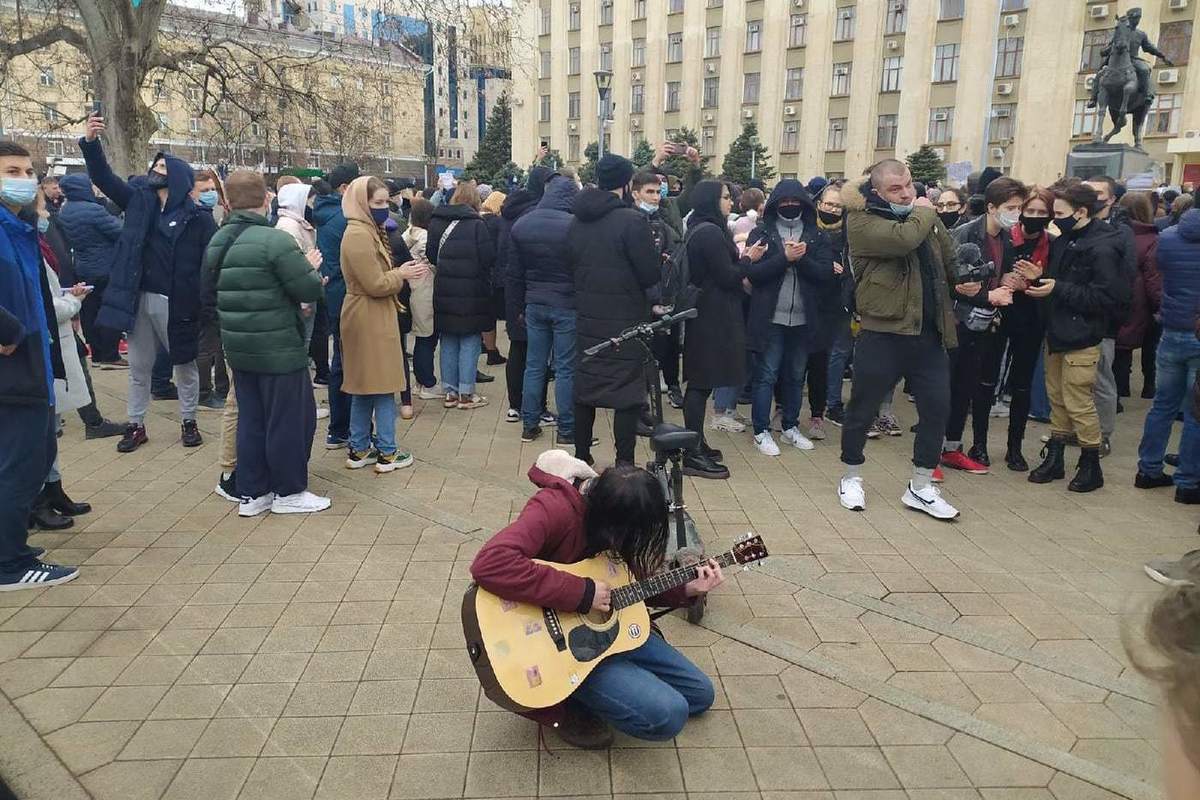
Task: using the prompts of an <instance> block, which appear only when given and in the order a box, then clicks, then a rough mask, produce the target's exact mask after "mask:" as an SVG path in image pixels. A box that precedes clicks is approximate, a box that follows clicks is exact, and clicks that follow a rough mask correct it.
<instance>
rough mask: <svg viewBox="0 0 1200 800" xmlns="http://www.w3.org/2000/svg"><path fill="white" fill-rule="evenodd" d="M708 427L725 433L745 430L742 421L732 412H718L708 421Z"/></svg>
mask: <svg viewBox="0 0 1200 800" xmlns="http://www.w3.org/2000/svg"><path fill="white" fill-rule="evenodd" d="M708 427H710V428H712V429H713V430H714V431H725V432H726V433H741V432H742V431H744V430H746V426H745V424H744V423H741V422H738V421H737V419H736V418H735V417H734V416H733V415H732V414H720V415H718V416H715V417H713V418H712V422H710V423H708Z"/></svg>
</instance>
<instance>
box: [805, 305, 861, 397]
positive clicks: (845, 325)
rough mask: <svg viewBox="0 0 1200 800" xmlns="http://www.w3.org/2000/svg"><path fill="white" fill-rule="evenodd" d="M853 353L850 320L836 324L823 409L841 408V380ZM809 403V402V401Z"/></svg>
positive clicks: (830, 348)
mask: <svg viewBox="0 0 1200 800" xmlns="http://www.w3.org/2000/svg"><path fill="white" fill-rule="evenodd" d="M853 352H854V337H853V336H851V335H850V318H849V317H846V318H845V319H843V320H841V321H839V322H838V323H837V330H836V331H835V332H834V334H833V340H832V341H831V342H830V343H829V385H828V386H827V387H826V390H825V407H826V408H841V407H842V378H843V377H844V376H845V374H846V364H848V363H849V362H850V355H851V354H852V353H853ZM810 402H811V401H810Z"/></svg>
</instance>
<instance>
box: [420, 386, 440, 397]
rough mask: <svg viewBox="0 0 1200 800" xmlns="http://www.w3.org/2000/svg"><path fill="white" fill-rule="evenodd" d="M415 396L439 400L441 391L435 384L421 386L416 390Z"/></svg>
mask: <svg viewBox="0 0 1200 800" xmlns="http://www.w3.org/2000/svg"><path fill="white" fill-rule="evenodd" d="M417 397H419V398H421V399H422V400H440V399H441V397H442V393H441V392H440V391H438V388H437V387H436V386H422V387H421V388H420V389H418V390H417Z"/></svg>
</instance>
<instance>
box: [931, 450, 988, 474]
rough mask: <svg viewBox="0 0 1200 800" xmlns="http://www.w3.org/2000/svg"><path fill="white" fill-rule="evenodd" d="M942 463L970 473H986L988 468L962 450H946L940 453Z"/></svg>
mask: <svg viewBox="0 0 1200 800" xmlns="http://www.w3.org/2000/svg"><path fill="white" fill-rule="evenodd" d="M942 464H943V465H944V466H947V467H949V468H950V469H958V470H962V471H963V472H969V473H971V474H972V475H987V474H988V468H987V467H985V466H984V465H983V464H980V463H979V462H978V461H976V460H975V459H973V458H971V457H970V456H968V455H967V454H966V453H964V452H963V451H962V450H947V451H946V452H944V453H942Z"/></svg>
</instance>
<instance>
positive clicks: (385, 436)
mask: <svg viewBox="0 0 1200 800" xmlns="http://www.w3.org/2000/svg"><path fill="white" fill-rule="evenodd" d="M372 416H373V417H374V418H375V436H374V441H372V436H371V418H372ZM372 444H373V445H374V446H375V449H376V450H378V451H379V452H381V453H383V454H384V455H391V454H392V453H394V452H396V396H395V395H391V394H356V395H351V396H350V449H351V450H354V451H355V452H358V453H365V452H366V451H368V450H370V449H371V445H372Z"/></svg>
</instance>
